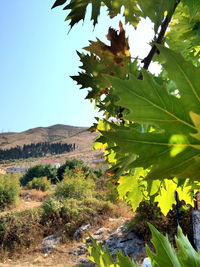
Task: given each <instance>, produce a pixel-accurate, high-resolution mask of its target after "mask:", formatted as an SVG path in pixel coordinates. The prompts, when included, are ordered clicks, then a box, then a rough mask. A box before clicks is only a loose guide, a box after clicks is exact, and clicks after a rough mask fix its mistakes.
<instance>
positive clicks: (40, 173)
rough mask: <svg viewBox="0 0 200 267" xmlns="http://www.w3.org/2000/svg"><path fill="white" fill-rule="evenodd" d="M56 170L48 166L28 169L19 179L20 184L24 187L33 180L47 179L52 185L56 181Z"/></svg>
mask: <svg viewBox="0 0 200 267" xmlns="http://www.w3.org/2000/svg"><path fill="white" fill-rule="evenodd" d="M56 174H57V169H56V168H55V167H53V166H51V165H50V164H38V165H35V166H33V167H31V168H29V169H28V171H27V172H26V173H25V174H24V175H23V176H22V177H21V179H20V182H21V185H22V186H25V185H26V184H27V183H28V182H30V181H32V180H33V179H34V178H39V177H45V176H46V177H47V178H48V179H49V180H50V181H51V182H52V183H53V182H56V181H57V176H56Z"/></svg>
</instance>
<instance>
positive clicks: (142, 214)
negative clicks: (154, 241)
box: [127, 201, 191, 241]
mask: <svg viewBox="0 0 200 267" xmlns="http://www.w3.org/2000/svg"><path fill="white" fill-rule="evenodd" d="M180 204H181V205H180V207H179V216H180V226H181V227H183V231H184V233H185V234H187V235H188V236H189V237H190V235H191V220H190V219H191V218H190V217H191V216H190V215H191V208H189V207H188V206H187V205H185V203H184V201H183V202H182V203H180ZM147 222H150V223H151V224H153V225H154V226H155V227H156V228H157V229H158V230H159V231H160V232H162V233H167V234H168V235H169V236H170V237H172V236H173V235H175V234H176V227H177V217H176V207H175V205H173V209H172V210H171V211H170V212H169V213H168V214H167V216H164V215H163V214H162V212H161V210H160V208H159V207H158V206H157V203H150V202H148V201H142V202H141V203H140V205H139V207H138V208H137V210H136V214H135V216H134V217H133V218H132V219H131V220H130V221H129V222H128V223H127V227H128V228H129V229H130V230H133V231H134V232H136V233H137V234H138V235H139V236H141V237H142V238H144V239H145V240H146V241H149V240H150V236H151V233H150V229H149V227H148V225H147Z"/></svg>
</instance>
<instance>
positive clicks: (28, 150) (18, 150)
mask: <svg viewBox="0 0 200 267" xmlns="http://www.w3.org/2000/svg"><path fill="white" fill-rule="evenodd" d="M74 150H75V144H62V143H53V144H51V143H48V142H43V143H36V144H30V145H23V146H22V147H20V146H16V147H13V148H10V149H5V150H3V149H0V160H11V159H27V158H38V157H43V156H45V155H47V154H50V155H55V154H62V153H66V152H70V151H74Z"/></svg>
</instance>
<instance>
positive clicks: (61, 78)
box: [0, 0, 148, 132]
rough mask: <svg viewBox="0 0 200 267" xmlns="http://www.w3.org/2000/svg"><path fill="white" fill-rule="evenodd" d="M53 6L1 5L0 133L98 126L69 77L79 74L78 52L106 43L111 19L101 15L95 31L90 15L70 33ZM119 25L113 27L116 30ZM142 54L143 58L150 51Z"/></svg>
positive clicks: (40, 2)
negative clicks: (93, 42) (94, 43)
mask: <svg viewBox="0 0 200 267" xmlns="http://www.w3.org/2000/svg"><path fill="white" fill-rule="evenodd" d="M53 3H54V0H52V1H51V0H17V1H16V0H13V1H11V0H1V9H0V36H1V43H0V46H1V49H0V90H1V104H0V132H2V131H4V132H7V131H23V130H27V129H29V128H33V127H38V126H50V125H54V124H58V123H61V124H67V125H75V126H90V125H91V124H92V123H93V122H94V121H95V120H94V116H96V113H95V111H94V109H93V105H91V104H90V103H89V101H87V100H84V97H85V96H86V92H85V90H79V87H78V86H77V85H76V83H75V82H74V81H73V80H71V78H70V77H69V75H76V74H77V71H78V66H79V65H80V64H79V61H78V56H77V55H76V52H75V51H76V50H79V51H80V50H81V48H82V47H84V46H86V45H88V40H91V39H92V40H94V39H95V37H96V36H97V37H99V38H100V39H101V40H104V41H105V34H106V33H107V29H108V27H109V26H110V24H109V20H108V19H107V18H106V15H105V14H103V17H102V19H101V21H100V23H99V26H98V27H97V28H96V29H95V31H93V26H92V23H90V22H89V16H88V18H87V20H86V22H85V23H84V25H83V24H82V23H79V24H78V25H77V26H75V27H74V28H73V29H72V31H71V32H70V33H69V34H67V33H68V30H69V28H68V27H67V23H66V22H64V18H65V12H64V11H62V9H61V8H57V9H54V10H51V6H52V4H53ZM118 21H119V19H115V20H114V21H113V23H112V25H113V26H116V27H117V25H118ZM143 34H144V32H143ZM144 35H145V34H144ZM131 38H133V39H134V37H133V35H131ZM136 38H138V37H136ZM139 47H140V49H141V45H139ZM141 50H142V51H143V52H144V50H145V54H144V56H145V55H146V54H147V52H148V50H147V48H145V49H141ZM146 51H147V52H146ZM136 54H137V53H136Z"/></svg>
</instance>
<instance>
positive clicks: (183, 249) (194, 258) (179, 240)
mask: <svg viewBox="0 0 200 267" xmlns="http://www.w3.org/2000/svg"><path fill="white" fill-rule="evenodd" d="M175 240H176V245H177V248H178V251H179V252H178V254H177V256H178V259H179V261H180V263H181V266H192V267H199V266H200V253H198V252H196V250H195V249H194V248H193V247H192V245H191V244H190V242H189V240H188V238H187V237H186V236H184V235H183V232H182V230H181V228H180V227H178V235H177V237H176V239H175Z"/></svg>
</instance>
